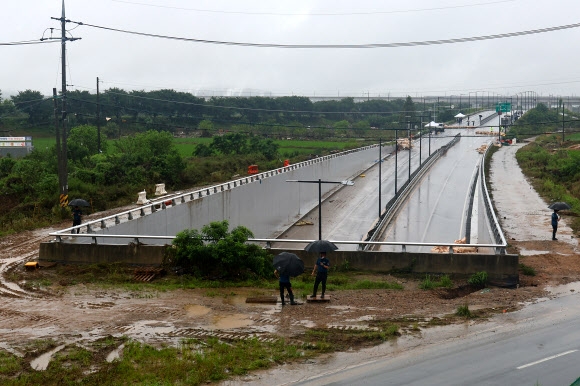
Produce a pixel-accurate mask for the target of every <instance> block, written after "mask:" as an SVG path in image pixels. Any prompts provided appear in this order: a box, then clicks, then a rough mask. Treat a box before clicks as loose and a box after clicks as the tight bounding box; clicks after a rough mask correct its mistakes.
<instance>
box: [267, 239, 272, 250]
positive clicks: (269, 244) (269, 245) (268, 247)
mask: <svg viewBox="0 0 580 386" xmlns="http://www.w3.org/2000/svg"><path fill="white" fill-rule="evenodd" d="M266 249H272V243H271V242H269V241H266Z"/></svg>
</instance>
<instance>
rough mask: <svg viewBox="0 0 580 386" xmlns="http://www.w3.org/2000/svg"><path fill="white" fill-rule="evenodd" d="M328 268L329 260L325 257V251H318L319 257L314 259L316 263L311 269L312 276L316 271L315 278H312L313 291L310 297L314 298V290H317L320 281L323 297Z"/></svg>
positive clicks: (322, 296)
mask: <svg viewBox="0 0 580 386" xmlns="http://www.w3.org/2000/svg"><path fill="white" fill-rule="evenodd" d="M329 268H330V261H329V260H328V259H327V258H326V252H320V257H319V258H318V259H317V260H316V265H315V266H314V269H313V270H312V276H314V272H316V279H315V280H314V291H313V292H312V298H316V292H317V291H318V285H319V284H320V283H322V294H321V295H320V298H321V299H324V292H325V291H326V279H327V278H328V269H329Z"/></svg>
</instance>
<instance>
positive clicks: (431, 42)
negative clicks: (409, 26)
mask: <svg viewBox="0 0 580 386" xmlns="http://www.w3.org/2000/svg"><path fill="white" fill-rule="evenodd" d="M67 21H68V22H71V23H75V24H79V25H84V26H87V27H92V28H97V29H102V30H107V31H113V32H121V33H126V34H131V35H138V36H147V37H154V38H160V39H169V40H178V41H184V42H190V43H202V44H216V45H226V46H239V47H255V48H307V49H311V48H316V49H328V48H330V49H344V48H357V49H360V48H398V47H415V46H432V45H441V44H455V43H467V42H474V41H482V40H493V39H504V38H512V37H517V36H526V35H534V34H540V33H546V32H554V31H561V30H565V29H571V28H578V27H580V23H575V24H567V25H561V26H556V27H547V28H539V29H533V30H528V31H519V32H508V33H502V34H495V35H482V36H472V37H466V38H453V39H441V40H425V41H417V42H404V43H368V44H277V43H250V42H232V41H224V40H206V39H193V38H183V37H177V36H169V35H158V34H151V33H146V32H136V31H129V30H123V29H118V28H110V27H103V26H98V25H95V24H88V23H83V22H77V21H72V20H67Z"/></svg>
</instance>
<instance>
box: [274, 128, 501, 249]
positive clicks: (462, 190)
mask: <svg viewBox="0 0 580 386" xmlns="http://www.w3.org/2000/svg"><path fill="white" fill-rule="evenodd" d="M457 133H462V134H463V135H467V137H464V138H462V139H461V140H460V141H459V143H458V144H456V145H455V146H454V147H453V148H452V150H450V151H448V154H447V155H446V156H444V157H442V158H441V159H440V160H439V161H438V162H437V163H436V165H435V166H434V167H433V168H432V170H431V172H430V173H429V176H428V177H425V178H424V179H423V181H422V183H421V185H420V187H419V188H417V189H416V191H415V193H414V194H413V195H412V196H411V200H410V201H409V205H407V206H406V207H405V208H403V210H402V211H401V212H400V213H399V215H398V216H397V218H396V219H395V220H394V223H393V226H392V227H391V228H390V229H391V231H389V233H388V234H387V238H386V239H385V240H384V241H416V242H428V241H431V242H446V243H449V242H453V241H454V240H455V239H457V238H458V236H459V235H460V230H461V226H462V223H463V217H464V212H463V210H464V203H465V200H466V195H467V189H468V187H469V183H470V181H471V177H472V174H473V170H474V169H475V167H476V165H477V162H478V160H479V159H480V158H481V155H480V154H479V153H477V152H476V151H475V148H477V147H478V146H479V145H481V144H482V143H485V142H488V141H489V140H490V137H472V136H473V135H474V133H475V130H474V129H446V130H445V132H444V133H440V134H437V135H434V134H433V135H431V138H430V139H429V136H425V137H424V138H423V139H422V142H421V145H420V144H419V141H418V140H415V141H414V147H413V148H412V149H411V152H410V155H411V157H410V163H411V173H412V172H413V171H414V170H416V169H417V168H418V166H419V162H420V161H421V162H425V160H426V159H427V157H428V156H429V149H431V152H434V151H435V150H436V149H438V148H440V147H441V146H443V145H445V144H447V143H449V142H450V141H451V140H452V139H453V137H454V136H455V135H456V134H457ZM390 149H391V153H390V154H389V153H387V152H388V151H389V147H385V149H384V150H383V154H382V155H383V158H384V162H383V163H382V166H381V173H380V174H381V178H380V179H381V206H382V207H384V206H385V205H386V204H387V202H388V201H389V200H390V199H391V198H392V197H394V194H395V184H397V189H400V188H401V186H402V185H403V184H404V183H405V182H406V181H407V180H408V177H409V151H407V150H401V151H399V153H398V154H397V155H396V156H395V153H393V152H392V146H391V147H390ZM419 153H420V154H419ZM378 159H379V154H378V152H377V163H376V164H375V165H374V166H373V167H371V168H370V169H369V170H367V171H365V172H364V173H363V174H362V175H359V176H358V177H357V178H355V185H354V186H345V187H342V188H341V189H339V190H338V191H337V192H335V193H334V194H332V195H331V196H329V197H325V198H324V201H323V204H322V210H321V212H322V220H321V226H322V238H323V239H329V240H342V241H353V242H354V241H360V240H363V239H364V238H366V235H367V232H368V231H369V230H370V229H371V228H372V226H373V224H374V223H375V221H376V220H377V219H378V217H379V209H380V206H379V199H378V197H379V183H378V181H379V167H378ZM395 166H396V168H395ZM395 169H396V170H397V179H396V181H395ZM301 220H303V221H306V222H309V223H310V224H311V225H301V226H297V225H294V226H292V227H290V228H289V229H288V230H287V231H286V232H284V233H283V234H282V235H281V236H280V237H278V238H279V239H281V240H282V239H285V238H287V239H295V240H313V239H317V238H318V223H319V219H318V208H315V209H314V210H312V211H310V212H309V213H307V214H305V216H304V217H302V219H301ZM274 246H275V247H283V246H286V245H284V244H283V243H279V244H276V245H274ZM291 246H292V248H301V247H303V245H298V244H291ZM339 247H340V249H341V250H355V249H357V247H358V245H357V244H340V245H339Z"/></svg>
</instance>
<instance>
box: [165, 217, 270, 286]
mask: <svg viewBox="0 0 580 386" xmlns="http://www.w3.org/2000/svg"><path fill="white" fill-rule="evenodd" d="M228 227H229V223H228V221H227V220H224V221H215V222H212V223H210V224H209V225H205V226H204V227H203V228H202V229H201V232H199V231H198V230H196V229H186V230H184V231H182V232H179V233H178V234H177V236H176V238H175V239H174V240H173V245H174V246H175V247H176V252H175V264H176V265H178V266H181V267H183V268H184V269H185V270H186V271H187V272H189V273H193V274H197V275H201V276H204V277H214V278H219V279H246V278H248V277H249V276H257V277H267V276H270V274H271V271H272V269H271V263H272V257H271V255H270V254H269V253H268V251H266V250H264V249H262V248H261V247H260V246H258V245H256V244H248V243H247V240H248V238H250V237H254V235H253V234H252V232H251V231H250V230H249V229H248V228H246V227H243V226H238V227H236V228H234V229H233V230H232V231H231V232H228Z"/></svg>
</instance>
